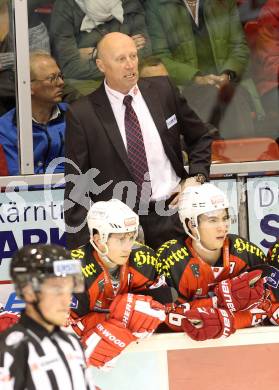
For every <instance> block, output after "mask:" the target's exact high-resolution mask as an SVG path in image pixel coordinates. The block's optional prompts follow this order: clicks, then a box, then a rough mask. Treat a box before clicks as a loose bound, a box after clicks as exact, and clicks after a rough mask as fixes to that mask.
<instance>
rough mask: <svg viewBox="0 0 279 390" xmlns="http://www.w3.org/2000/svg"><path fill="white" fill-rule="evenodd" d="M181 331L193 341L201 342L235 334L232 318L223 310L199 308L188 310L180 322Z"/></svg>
mask: <svg viewBox="0 0 279 390" xmlns="http://www.w3.org/2000/svg"><path fill="white" fill-rule="evenodd" d="M182 327H183V330H184V331H185V332H186V333H187V334H188V335H189V336H190V337H191V338H192V339H193V340H197V341H203V340H208V339H216V338H218V337H228V336H230V335H231V334H232V333H234V332H235V329H234V326H233V317H232V315H231V314H230V312H229V311H228V310H225V309H209V308H203V307H199V308H197V309H192V310H188V311H187V312H186V318H185V319H183V320H182Z"/></svg>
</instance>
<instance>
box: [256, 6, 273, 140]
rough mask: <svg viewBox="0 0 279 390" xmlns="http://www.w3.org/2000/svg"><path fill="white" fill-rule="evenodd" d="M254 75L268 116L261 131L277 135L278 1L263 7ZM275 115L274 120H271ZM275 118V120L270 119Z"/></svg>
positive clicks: (257, 37) (269, 134) (257, 39)
mask: <svg viewBox="0 0 279 390" xmlns="http://www.w3.org/2000/svg"><path fill="white" fill-rule="evenodd" d="M253 64H254V75H255V81H256V85H257V88H258V90H259V92H260V95H261V99H262V102H263V106H264V109H265V110H266V113H267V118H266V119H267V120H266V121H265V123H264V125H263V129H262V133H263V135H268V136H271V137H273V138H278V137H279V97H278V86H279V1H278V0H268V1H267V2H266V4H265V5H264V6H263V7H262V9H261V11H260V14H259V18H258V27H257V35H256V40H255V47H254V52H253ZM273 118H274V120H273ZM272 122H274V123H272Z"/></svg>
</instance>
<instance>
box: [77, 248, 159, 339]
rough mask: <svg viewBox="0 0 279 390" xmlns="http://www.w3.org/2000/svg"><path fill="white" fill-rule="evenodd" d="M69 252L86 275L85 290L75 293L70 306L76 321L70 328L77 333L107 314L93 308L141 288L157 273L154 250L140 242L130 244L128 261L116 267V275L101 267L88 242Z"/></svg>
mask: <svg viewBox="0 0 279 390" xmlns="http://www.w3.org/2000/svg"><path fill="white" fill-rule="evenodd" d="M71 256H72V258H74V259H80V260H81V263H82V273H83V276H84V279H85V292H84V293H81V294H74V302H73V304H74V306H75V307H74V308H72V310H71V317H72V319H73V320H74V322H75V323H77V324H78V327H76V326H73V328H74V330H75V331H76V333H78V334H79V335H80V336H81V335H82V333H83V332H86V331H87V330H89V329H90V328H93V327H94V326H95V325H96V324H97V323H98V322H102V321H104V320H105V319H106V314H103V313H97V312H93V309H98V308H99V309H108V308H109V306H110V305H111V303H112V301H113V299H114V298H115V297H116V295H119V294H125V293H127V292H133V291H136V290H144V289H146V288H147V287H148V286H150V285H151V284H153V282H154V281H155V279H156V277H157V270H156V268H157V256H156V252H155V251H154V250H153V249H151V248H149V247H147V246H145V245H141V244H137V246H135V247H133V250H132V252H131V255H130V257H129V260H128V262H127V264H126V265H122V266H120V267H118V269H117V270H116V272H117V275H113V274H112V273H110V272H109V270H108V269H107V268H105V267H104V265H103V262H102V261H101V259H100V257H99V255H98V253H97V252H96V251H95V250H94V248H93V247H92V246H91V244H90V243H88V244H86V245H85V246H83V247H80V248H78V249H74V250H72V251H71ZM72 325H73V324H72Z"/></svg>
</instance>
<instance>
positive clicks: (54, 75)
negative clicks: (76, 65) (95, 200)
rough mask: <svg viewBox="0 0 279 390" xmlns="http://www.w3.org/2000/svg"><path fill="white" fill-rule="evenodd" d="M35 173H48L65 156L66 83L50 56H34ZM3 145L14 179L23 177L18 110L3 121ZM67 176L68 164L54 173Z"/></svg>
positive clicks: (0, 128)
mask: <svg viewBox="0 0 279 390" xmlns="http://www.w3.org/2000/svg"><path fill="white" fill-rule="evenodd" d="M30 78H31V104H32V127H33V150H34V172H35V173H37V174H40V173H45V172H46V171H47V167H48V165H49V164H50V162H51V161H52V160H53V159H54V158H56V157H63V156H64V133H65V111H66V110H67V104H66V103H62V96H63V87H64V80H63V75H62V73H61V72H60V69H59V68H58V66H57V64H56V62H55V60H54V59H53V58H52V57H51V56H50V55H49V54H48V53H46V52H43V51H37V52H33V53H31V55H30ZM0 144H2V145H3V149H4V152H5V155H6V159H7V164H8V171H9V174H10V175H18V174H19V173H20V167H19V154H18V129H17V117H16V109H15V108H14V109H12V110H10V111H8V112H7V113H6V114H4V115H3V116H2V117H1V118H0ZM54 172H55V173H59V172H64V164H59V165H57V166H56V167H55V169H54Z"/></svg>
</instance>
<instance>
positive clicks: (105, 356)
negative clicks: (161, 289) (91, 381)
mask: <svg viewBox="0 0 279 390" xmlns="http://www.w3.org/2000/svg"><path fill="white" fill-rule="evenodd" d="M87 223H88V228H89V232H90V242H89V243H88V244H87V245H85V246H83V247H80V248H78V249H76V250H73V251H72V252H71V254H72V258H75V259H81V261H82V272H83V275H84V278H85V285H86V291H85V293H83V294H75V298H76V301H75V302H76V307H75V308H74V309H73V310H72V311H71V322H72V326H73V329H74V330H75V331H76V333H77V334H78V335H79V336H80V337H81V340H82V343H83V345H84V346H85V348H86V356H87V358H88V361H89V363H90V364H92V365H94V366H97V367H102V366H106V367H109V366H111V365H113V363H112V362H111V360H112V359H113V358H114V357H116V356H117V355H119V354H120V353H121V352H122V351H123V350H124V349H125V348H126V347H127V346H128V345H129V344H130V343H131V342H132V341H134V340H136V339H137V338H143V337H146V336H148V335H151V334H152V333H153V331H154V330H155V329H156V328H157V327H158V325H159V324H160V323H161V322H162V321H164V319H165V311H164V307H163V306H162V305H161V304H159V303H158V302H156V301H154V300H153V299H152V298H151V297H150V296H143V295H138V294H139V291H141V290H146V289H147V288H148V287H149V286H150V285H152V284H153V283H154V281H155V279H156V275H157V271H156V266H157V258H156V253H155V252H154V251H153V250H152V249H151V248H149V247H146V246H144V245H141V244H139V245H137V244H136V246H135V239H136V237H137V232H138V226H139V218H138V216H137V214H135V213H134V212H133V211H132V210H131V209H130V208H129V207H128V206H126V205H125V204H124V203H122V202H121V201H119V200H117V199H112V200H110V201H107V202H104V201H101V202H96V203H95V204H94V205H93V206H92V207H91V209H90V210H89V212H88V215H87ZM134 292H138V294H133V293H134ZM104 311H107V312H109V313H107V314H104V313H103V312H104Z"/></svg>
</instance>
